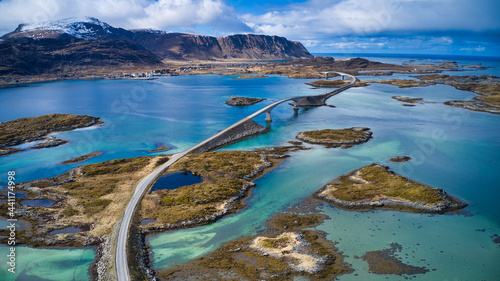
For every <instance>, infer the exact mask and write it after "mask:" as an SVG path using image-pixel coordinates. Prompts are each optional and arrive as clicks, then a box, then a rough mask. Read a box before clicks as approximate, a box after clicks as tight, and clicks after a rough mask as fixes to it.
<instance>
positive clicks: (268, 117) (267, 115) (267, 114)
mask: <svg viewBox="0 0 500 281" xmlns="http://www.w3.org/2000/svg"><path fill="white" fill-rule="evenodd" d="M266 121H267V122H271V121H273V119H272V118H271V111H267V112H266Z"/></svg>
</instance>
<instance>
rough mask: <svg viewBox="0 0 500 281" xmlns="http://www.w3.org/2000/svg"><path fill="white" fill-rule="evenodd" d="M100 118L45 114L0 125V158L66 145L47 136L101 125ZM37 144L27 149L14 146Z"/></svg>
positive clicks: (62, 141) (63, 141)
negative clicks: (29, 150)
mask: <svg viewBox="0 0 500 281" xmlns="http://www.w3.org/2000/svg"><path fill="white" fill-rule="evenodd" d="M102 123H103V122H102V121H101V119H100V118H98V117H92V116H88V115H74V114H47V115H42V116H38V117H28V118H20V119H17V120H13V121H7V122H2V123H0V134H1V136H0V156H3V155H8V154H12V153H15V152H19V151H23V150H27V149H37V148H46V147H54V146H58V145H61V144H65V143H67V141H65V140H61V139H57V138H54V137H50V136H48V135H49V134H50V133H54V132H60V131H68V130H74V129H77V128H85V127H90V126H94V125H98V124H102ZM30 142H38V143H35V144H33V145H32V146H30V147H29V148H24V149H23V148H15V147H14V146H17V145H20V144H25V143H30Z"/></svg>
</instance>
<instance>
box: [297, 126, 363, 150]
mask: <svg viewBox="0 0 500 281" xmlns="http://www.w3.org/2000/svg"><path fill="white" fill-rule="evenodd" d="M371 137H372V132H371V131H370V129H369V128H365V127H353V128H348V129H336V130H333V129H324V130H316V131H306V132H300V133H299V134H298V135H297V136H296V138H297V139H299V140H301V141H304V142H307V143H312V144H321V145H325V146H328V147H339V146H342V147H344V148H347V147H350V146H352V145H355V144H360V143H363V142H367V141H368V140H369V139H370V138H371Z"/></svg>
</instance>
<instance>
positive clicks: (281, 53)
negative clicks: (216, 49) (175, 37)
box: [217, 34, 313, 60]
mask: <svg viewBox="0 0 500 281" xmlns="http://www.w3.org/2000/svg"><path fill="white" fill-rule="evenodd" d="M217 41H218V42H219V45H220V48H221V50H222V52H223V56H224V58H243V59H259V60H283V59H296V58H310V57H313V56H312V55H311V54H310V53H309V52H308V51H307V49H306V48H305V47H304V46H303V45H302V44H301V43H300V42H295V41H289V40H287V39H286V38H284V37H278V36H267V35H253V34H245V35H242V34H239V35H232V36H225V37H219V38H217Z"/></svg>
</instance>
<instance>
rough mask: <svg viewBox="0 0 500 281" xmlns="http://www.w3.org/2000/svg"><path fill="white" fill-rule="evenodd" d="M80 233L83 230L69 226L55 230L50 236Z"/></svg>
mask: <svg viewBox="0 0 500 281" xmlns="http://www.w3.org/2000/svg"><path fill="white" fill-rule="evenodd" d="M80 231H82V229H81V228H78V227H73V226H69V227H65V228H61V229H56V230H53V231H51V232H50V234H51V235H56V234H66V233H78V232H80Z"/></svg>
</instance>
